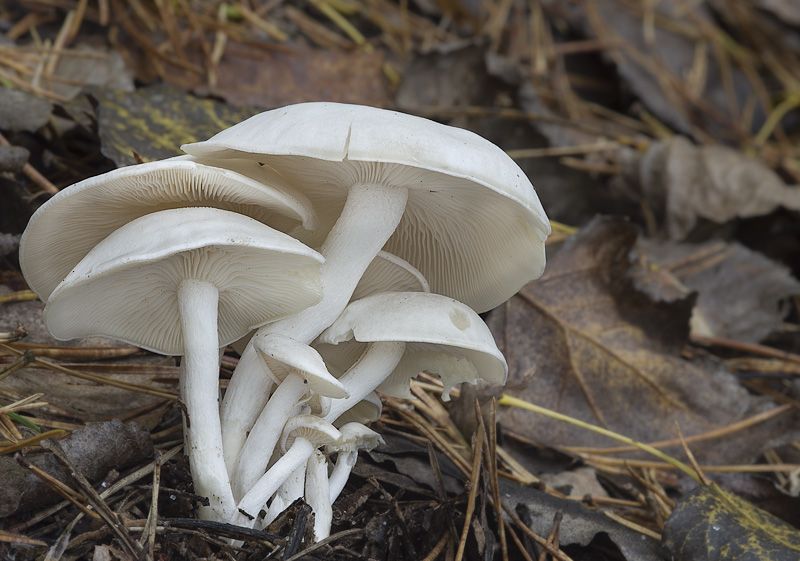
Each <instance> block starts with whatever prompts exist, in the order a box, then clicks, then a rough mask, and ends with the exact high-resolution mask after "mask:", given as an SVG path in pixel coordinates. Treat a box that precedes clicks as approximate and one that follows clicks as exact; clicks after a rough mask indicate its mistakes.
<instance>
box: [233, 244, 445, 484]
mask: <svg viewBox="0 0 800 561" xmlns="http://www.w3.org/2000/svg"><path fill="white" fill-rule="evenodd" d="M411 291H415V292H416V291H421V292H430V287H429V286H428V282H427V281H426V280H425V279H424V278H423V276H422V274H421V273H420V272H419V271H417V270H416V269H415V268H414V267H412V266H411V264H409V263H408V262H407V261H404V260H403V259H400V258H399V257H397V256H396V255H392V254H390V253H386V252H385V251H380V252H378V255H376V256H375V259H373V260H372V263H370V265H369V267H367V270H366V271H365V272H364V275H363V276H362V277H361V280H360V281H359V283H358V286H356V289H355V291H354V292H353V298H354V299H355V298H362V297H364V296H368V295H370V294H373V293H375V292H411ZM252 335H253V334H252V333H251V334H249V335H248V336H247V337H246V338H244V339H242V340H240V341H237V342H236V343H234V344H233V347H234V348H235V349H236V350H237V351H238V352H239V353H240V354H242V357H241V359H240V361H239V368H240V369H241V370H248V371H249V370H252V376H253V378H254V379H256V380H259V383H254V384H253V385H252V386H250V387H244V385H243V384H232V385H231V386H230V387H228V389H227V390H226V391H225V396H224V398H223V400H222V410H221V413H220V416H221V418H222V442H223V445H224V447H225V463H226V465H227V466H228V473H231V474H232V469H233V465H232V462H234V461H235V459H236V458H237V457H238V455H239V452H240V451H241V448H242V446H243V445H244V441H245V438H246V436H247V434H248V433H249V432H250V431H251V429H252V428H253V423H254V422H255V420H256V418H257V417H258V415H259V413H261V411H262V410H263V409H264V406H265V405H266V404H267V400H268V399H269V396H270V393H271V392H272V390H273V382H272V380H273V376H272V375H271V374H270V373H269V368H267V365H266V364H265V363H264V361H263V359H262V358H261V356H260V355H259V354H258V353H255V352H247V353H245V352H244V350H245V347H246V346H247V343H248V342H249V341H250V339H251V338H252ZM353 360H355V358H354V359H353ZM351 364H352V361H351V362H349V363H347V365H346V366H347V367H349V366H350V365H351ZM343 371H344V370H342V372H343ZM379 415H380V413H379ZM376 418H377V417H376ZM278 428H279V429H280V427H278Z"/></svg>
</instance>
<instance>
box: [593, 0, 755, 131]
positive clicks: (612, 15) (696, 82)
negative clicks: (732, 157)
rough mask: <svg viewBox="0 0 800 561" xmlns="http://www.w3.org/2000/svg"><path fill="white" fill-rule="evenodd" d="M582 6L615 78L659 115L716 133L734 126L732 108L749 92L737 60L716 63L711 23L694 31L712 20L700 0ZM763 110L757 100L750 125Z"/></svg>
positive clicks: (682, 126)
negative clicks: (725, 65) (692, 0)
mask: <svg viewBox="0 0 800 561" xmlns="http://www.w3.org/2000/svg"><path fill="white" fill-rule="evenodd" d="M585 6H586V22H585V23H584V27H585V32H586V33H587V35H591V36H594V37H596V38H597V39H599V40H600V41H602V42H603V43H605V44H606V45H609V46H610V48H609V49H608V50H607V51H605V52H606V53H607V56H608V57H609V58H610V59H611V60H612V61H613V62H614V64H616V66H617V69H618V71H619V74H620V76H621V78H622V79H623V80H625V81H626V82H627V84H628V86H629V87H630V89H631V90H632V91H633V92H634V93H635V94H636V95H637V97H638V98H639V100H640V101H641V103H642V104H644V105H645V106H646V107H647V109H648V110H649V111H651V112H652V113H654V114H655V116H656V117H657V118H658V119H660V120H661V121H663V122H665V123H666V124H667V125H668V126H670V127H672V128H674V129H676V130H678V131H680V132H681V133H683V134H691V133H692V132H693V130H694V128H695V126H696V125H697V124H699V125H700V126H702V127H703V128H705V129H706V130H708V131H711V132H712V133H714V135H715V136H731V135H733V134H735V133H736V132H739V131H738V128H739V122H738V118H739V116H738V110H739V108H741V107H742V106H743V104H744V103H745V102H746V101H747V100H748V98H751V99H754V98H755V94H754V93H753V89H752V87H751V85H750V83H749V82H748V80H747V79H746V77H745V75H744V73H743V72H741V71H740V70H739V69H738V68H737V67H735V66H733V65H732V64H731V66H730V67H728V68H727V69H725V68H721V67H720V65H719V64H718V58H717V53H716V52H715V46H714V45H713V44H712V42H711V41H709V40H708V39H706V33H710V32H711V31H706V33H704V32H703V31H701V30H708V29H713V28H714V27H713V26H714V18H713V14H711V13H710V11H709V9H708V7H707V6H705V5H704V3H696V2H695V3H693V4H691V5H686V4H685V3H683V2H674V1H672V2H655V3H641V2H635V3H627V2H623V1H621V0H592V1H591V2H586V3H585ZM682 31H683V32H682ZM729 63H730V61H729ZM728 83H730V86H731V91H730V92H728V91H727V90H726V84H728ZM731 94H732V95H731ZM731 97H733V98H734V99H735V107H733V108H732V107H731V103H734V102H733V100H732V99H731ZM732 109H734V111H732ZM764 118H765V115H764V111H763V109H762V108H761V107H760V105H759V106H757V107H756V112H755V114H754V119H753V121H752V123H751V126H752V128H753V130H754V131H756V130H758V129H759V128H760V127H761V125H762V124H763V122H764Z"/></svg>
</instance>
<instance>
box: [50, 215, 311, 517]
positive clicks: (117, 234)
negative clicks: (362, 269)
mask: <svg viewBox="0 0 800 561" xmlns="http://www.w3.org/2000/svg"><path fill="white" fill-rule="evenodd" d="M322 261H323V258H322V256H320V255H319V254H318V253H317V252H315V251H313V250H312V249H310V248H308V247H306V246H305V245H303V244H302V243H300V242H298V241H297V240H294V239H293V238H291V237H289V236H287V235H285V234H281V233H280V232H277V231H276V230H273V229H272V228H269V227H268V226H265V225H264V224H262V223H260V222H258V221H256V220H253V219H251V218H248V217H246V216H243V215H240V214H237V213H234V212H228V211H224V210H219V209H213V208H186V209H173V210H164V211H160V212H156V213H152V214H147V215H145V216H142V217H141V218H138V219H136V220H134V221H132V222H130V223H128V224H126V225H124V226H122V227H121V228H119V229H118V230H115V231H114V232H113V233H111V234H110V235H109V236H108V237H107V238H105V239H104V240H103V241H101V242H100V243H98V244H97V245H96V246H95V247H94V248H93V249H92V250H91V251H89V253H87V254H86V256H85V257H84V258H83V259H82V260H81V261H80V263H78V264H77V266H76V267H75V269H74V270H73V271H72V272H71V273H70V274H69V275H67V277H66V279H65V280H64V281H63V282H62V283H61V284H59V285H58V287H57V288H56V289H55V290H54V291H53V293H52V294H51V295H50V298H49V300H48V302H47V305H46V307H45V311H44V317H45V322H46V324H47V326H48V328H49V329H50V331H51V333H52V334H53V336H55V337H56V338H57V339H72V338H75V337H87V336H107V337H113V338H115V339H120V340H122V341H126V342H128V343H131V344H134V345H138V346H140V347H144V348H146V349H149V350H151V351H154V352H157V353H161V354H168V355H183V357H184V358H183V362H182V365H181V376H182V380H181V384H180V385H181V388H182V389H183V390H184V392H185V393H184V394H183V395H182V399H183V401H184V403H185V405H186V413H187V419H186V430H187V435H188V438H187V441H188V443H189V444H190V447H189V460H190V465H191V469H192V474H193V478H194V481H195V489H196V492H197V493H198V494H199V495H204V496H208V497H209V500H210V501H211V512H205V513H204V515H205V516H209V517H213V518H216V519H218V520H225V519H227V517H228V516H229V515H230V514H231V512H232V509H233V508H234V501H233V496H232V493H231V489H230V484H229V480H228V474H227V470H226V469H225V464H224V460H223V455H222V446H221V431H220V424H219V409H218V407H219V405H218V398H219V349H220V347H224V346H225V345H227V344H228V343H230V342H232V341H235V340H237V339H239V338H240V337H242V335H244V334H245V333H246V332H247V331H248V330H250V329H253V328H254V327H257V326H258V325H261V324H263V323H264V322H267V321H270V320H273V319H278V318H282V317H286V316H287V315H290V314H293V313H296V312H297V311H298V310H300V309H303V308H304V307H306V306H309V305H312V304H314V303H315V302H317V301H318V300H319V298H320V285H319V268H320V263H321V262H322Z"/></svg>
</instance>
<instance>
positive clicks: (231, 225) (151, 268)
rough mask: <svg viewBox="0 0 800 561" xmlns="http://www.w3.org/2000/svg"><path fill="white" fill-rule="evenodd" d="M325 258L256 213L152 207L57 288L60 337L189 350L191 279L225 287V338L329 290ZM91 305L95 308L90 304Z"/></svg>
mask: <svg viewBox="0 0 800 561" xmlns="http://www.w3.org/2000/svg"><path fill="white" fill-rule="evenodd" d="M323 261H324V258H323V257H322V256H321V255H320V254H319V253H317V252H316V251H314V250H312V249H310V248H309V247H307V246H305V245H303V244H302V243H300V242H298V241H297V240H295V239H293V238H291V237H290V236H288V235H286V234H282V233H280V232H278V231H276V230H273V229H272V228H270V227H269V226H266V225H264V224H262V223H261V222H258V221H256V220H253V219H252V218H248V217H246V216H243V215H241V214H238V213H235V212H229V211H225V210H219V209H215V208H182V209H172V210H162V211H159V212H155V213H151V214H147V215H145V216H142V217H140V218H137V219H136V220H134V221H132V222H130V223H128V224H126V225H124V226H122V227H121V228H119V229H117V230H115V231H114V232H112V233H111V234H110V235H109V236H108V237H107V238H105V239H104V240H102V241H101V242H100V243H98V244H97V245H96V246H95V247H94V248H93V249H92V250H91V251H90V252H89V253H87V255H86V257H84V258H83V259H82V260H81V261H80V263H78V264H77V266H76V267H75V269H73V271H72V272H71V273H70V274H69V275H67V278H66V279H64V281H63V282H62V283H61V284H60V285H58V287H57V288H56V289H55V290H54V291H53V293H52V294H51V295H50V299H49V300H48V302H47V305H46V306H45V311H44V317H45V322H46V324H47V327H48V329H49V330H50V332H51V333H52V334H53V336H54V337H55V338H57V339H61V340H64V339H72V338H75V337H87V336H105V337H112V338H114V339H119V340H122V341H125V342H128V343H131V344H133V345H137V346H140V347H143V348H145V349H148V350H151V351H154V352H157V353H162V354H168V355H181V354H183V335H182V329H181V322H180V315H179V311H178V299H177V291H178V287H179V286H180V284H181V282H183V281H184V280H188V279H194V280H207V281H208V282H211V283H213V284H214V285H215V286H216V287H217V289H218V292H219V308H218V310H219V311H218V315H219V321H218V330H219V346H220V347H223V346H225V345H227V344H229V343H231V342H232V341H235V340H237V339H239V338H240V337H242V336H243V335H244V334H245V333H247V332H248V331H249V330H251V329H253V328H255V327H258V326H260V325H263V324H264V323H267V322H269V321H273V320H276V319H279V318H282V317H285V316H288V315H291V314H294V313H296V312H298V311H300V310H302V309H304V308H306V307H308V306H311V305H313V304H315V303H317V302H318V301H319V299H320V298H321V293H322V287H321V284H320V280H319V269H320V265H321V263H322V262H323ZM87 310H91V312H87Z"/></svg>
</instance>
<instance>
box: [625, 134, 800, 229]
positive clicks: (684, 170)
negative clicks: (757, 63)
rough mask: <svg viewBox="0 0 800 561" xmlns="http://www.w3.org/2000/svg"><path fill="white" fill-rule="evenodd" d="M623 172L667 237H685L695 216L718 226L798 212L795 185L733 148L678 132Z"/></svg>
mask: <svg viewBox="0 0 800 561" xmlns="http://www.w3.org/2000/svg"><path fill="white" fill-rule="evenodd" d="M632 164H633V167H632V169H631V170H630V171H631V173H629V174H628V176H629V177H632V178H634V182H635V183H637V184H638V186H639V188H640V189H641V191H642V193H643V194H644V196H645V198H646V199H647V202H648V203H649V205H650V206H651V207H652V209H653V210H654V212H655V214H656V216H657V217H659V218H660V219H661V220H662V221H663V222H664V223H665V225H666V232H667V234H668V236H669V238H670V239H673V240H678V241H679V240H683V239H686V238H687V237H688V236H689V234H690V233H691V232H692V230H693V229H694V227H695V225H696V224H697V223H698V219H699V218H703V219H706V220H709V221H711V222H713V223H715V224H723V223H725V222H727V221H729V220H732V219H734V218H752V217H755V216H762V215H765V214H768V213H770V212H772V211H774V210H775V209H777V208H778V207H779V206H782V207H784V208H787V209H790V210H800V187H798V186H791V185H786V184H785V183H784V182H783V180H782V179H781V178H780V177H779V176H778V174H776V173H775V172H774V171H772V170H771V169H769V168H768V167H767V166H765V165H764V164H763V163H761V162H760V161H758V160H754V159H749V158H747V157H745V155H744V154H742V153H741V152H739V151H738V150H733V149H730V148H725V147H722V146H695V145H693V144H692V143H691V142H690V141H689V140H687V139H686V138H685V137H682V136H674V137H671V138H669V139H667V140H663V141H658V142H654V143H653V144H651V146H650V147H649V148H648V150H647V152H646V153H645V154H644V156H643V157H642V158H641V160H637V159H635V158H634V159H633V160H632Z"/></svg>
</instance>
